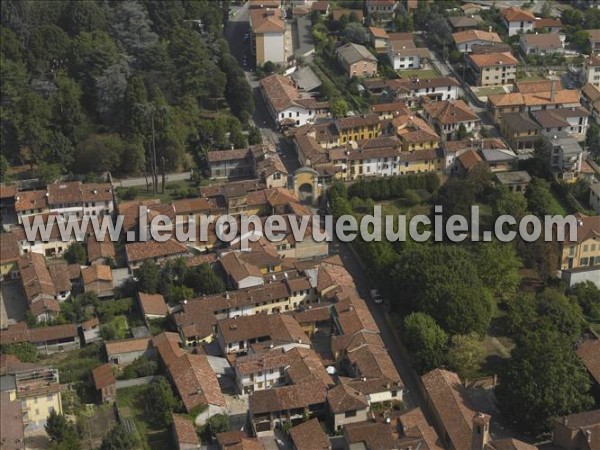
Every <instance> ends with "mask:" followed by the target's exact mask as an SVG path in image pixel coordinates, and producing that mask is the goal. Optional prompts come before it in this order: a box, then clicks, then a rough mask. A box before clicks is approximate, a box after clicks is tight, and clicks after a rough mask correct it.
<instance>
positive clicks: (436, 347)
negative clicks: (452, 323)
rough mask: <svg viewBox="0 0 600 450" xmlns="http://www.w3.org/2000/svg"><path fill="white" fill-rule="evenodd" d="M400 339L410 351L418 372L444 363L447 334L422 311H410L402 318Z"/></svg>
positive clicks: (426, 370) (423, 371)
mask: <svg viewBox="0 0 600 450" xmlns="http://www.w3.org/2000/svg"><path fill="white" fill-rule="evenodd" d="M402 340H403V342H404V344H405V345H406V348H407V349H408V350H409V351H410V352H411V353H412V355H413V357H414V359H415V365H416V367H417V370H418V371H419V373H425V372H429V371H430V370H432V369H435V368H436V367H440V366H442V365H443V364H444V361H445V359H446V342H447V340H448V336H447V335H446V333H445V332H444V330H442V329H441V328H440V326H439V325H438V324H437V323H436V322H435V320H434V319H433V318H432V317H431V316H429V315H427V314H424V313H412V314H409V315H408V316H406V317H405V318H404V329H403V332H402Z"/></svg>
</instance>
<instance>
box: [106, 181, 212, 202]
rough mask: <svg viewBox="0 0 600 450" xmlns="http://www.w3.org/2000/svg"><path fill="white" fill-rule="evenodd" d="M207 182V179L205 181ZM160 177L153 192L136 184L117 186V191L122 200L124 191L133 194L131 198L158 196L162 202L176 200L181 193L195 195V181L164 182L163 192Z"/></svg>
mask: <svg viewBox="0 0 600 450" xmlns="http://www.w3.org/2000/svg"><path fill="white" fill-rule="evenodd" d="M206 184H208V180H207V183H206ZM161 186H162V184H161V179H160V176H159V177H158V190H157V193H156V194H154V190H153V189H152V188H150V190H146V186H136V187H134V188H117V193H118V194H119V197H120V198H121V199H122V200H125V198H124V194H125V193H126V192H128V193H132V194H133V200H147V199H153V198H158V199H160V201H161V202H163V203H168V202H170V201H172V200H176V199H178V198H181V197H182V195H181V194H182V193H186V192H193V193H195V194H196V196H197V192H198V188H197V186H196V182H194V181H191V180H188V181H174V182H171V183H166V185H165V192H164V193H163V192H162V190H161Z"/></svg>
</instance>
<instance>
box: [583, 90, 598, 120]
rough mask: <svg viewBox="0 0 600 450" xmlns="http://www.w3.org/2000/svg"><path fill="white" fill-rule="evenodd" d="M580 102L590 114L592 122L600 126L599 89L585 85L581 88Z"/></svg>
mask: <svg viewBox="0 0 600 450" xmlns="http://www.w3.org/2000/svg"><path fill="white" fill-rule="evenodd" d="M581 101H582V103H583V105H584V106H585V107H586V108H588V109H589V110H590V111H591V112H592V120H594V121H595V122H596V123H597V124H600V87H596V86H594V85H593V84H591V83H587V84H586V85H585V86H583V88H581Z"/></svg>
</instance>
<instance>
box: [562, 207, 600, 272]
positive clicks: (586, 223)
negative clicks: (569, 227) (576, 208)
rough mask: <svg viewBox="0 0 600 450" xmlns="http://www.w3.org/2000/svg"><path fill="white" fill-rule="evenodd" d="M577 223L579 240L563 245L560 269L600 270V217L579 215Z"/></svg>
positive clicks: (567, 241)
mask: <svg viewBox="0 0 600 450" xmlns="http://www.w3.org/2000/svg"><path fill="white" fill-rule="evenodd" d="M577 221H578V227H577V239H576V240H574V241H569V240H565V242H564V243H563V245H562V254H561V262H560V266H561V267H560V268H561V269H562V270H568V269H585V268H590V269H591V268H595V269H600V216H585V215H583V214H577ZM566 237H567V238H568V235H567V236H566Z"/></svg>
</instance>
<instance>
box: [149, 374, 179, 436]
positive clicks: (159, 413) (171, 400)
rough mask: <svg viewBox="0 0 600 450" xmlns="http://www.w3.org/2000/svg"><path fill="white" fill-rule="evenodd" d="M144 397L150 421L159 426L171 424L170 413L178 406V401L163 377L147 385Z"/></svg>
mask: <svg viewBox="0 0 600 450" xmlns="http://www.w3.org/2000/svg"><path fill="white" fill-rule="evenodd" d="M144 399H145V403H146V411H147V413H148V420H149V421H150V423H152V424H154V425H155V426H157V427H159V428H163V427H166V426H168V425H170V424H171V422H172V420H173V418H172V416H171V413H172V412H173V411H174V410H175V409H176V408H177V407H178V405H179V401H178V399H177V398H175V396H174V395H173V390H172V389H171V385H170V384H169V382H168V381H167V379H166V378H165V377H158V378H157V379H155V380H154V381H153V382H152V383H150V384H149V385H148V387H147V388H146V391H145V395H144Z"/></svg>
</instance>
